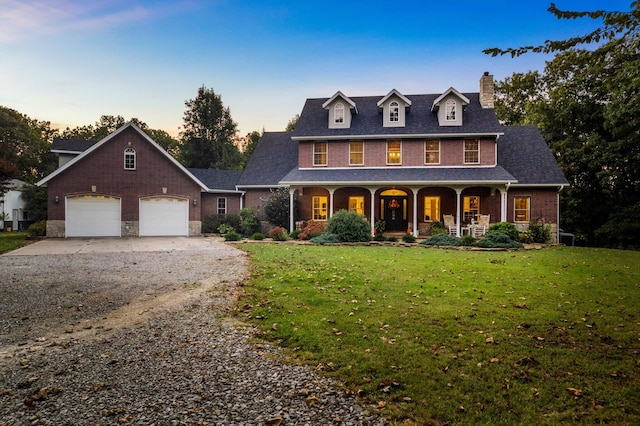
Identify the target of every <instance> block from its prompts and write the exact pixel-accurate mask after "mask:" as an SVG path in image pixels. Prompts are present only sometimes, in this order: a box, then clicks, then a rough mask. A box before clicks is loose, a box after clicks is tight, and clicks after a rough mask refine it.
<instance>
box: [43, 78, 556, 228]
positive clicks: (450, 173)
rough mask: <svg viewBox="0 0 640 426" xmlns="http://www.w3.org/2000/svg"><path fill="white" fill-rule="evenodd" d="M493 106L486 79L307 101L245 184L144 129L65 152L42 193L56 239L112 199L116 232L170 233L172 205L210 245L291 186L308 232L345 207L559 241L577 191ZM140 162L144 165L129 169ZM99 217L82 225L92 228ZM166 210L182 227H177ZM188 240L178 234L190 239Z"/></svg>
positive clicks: (408, 223) (267, 145) (544, 150)
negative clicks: (151, 224)
mask: <svg viewBox="0 0 640 426" xmlns="http://www.w3.org/2000/svg"><path fill="white" fill-rule="evenodd" d="M493 97H494V94H493V77H492V76H491V75H488V73H485V75H483V76H482V78H481V79H480V92H479V93H460V92H459V91H457V90H456V89H454V88H450V89H448V90H447V91H445V92H444V93H441V94H432V95H404V94H402V93H400V92H398V91H397V90H395V89H394V90H391V91H390V92H389V93H388V94H386V95H384V96H366V97H348V96H346V95H345V94H343V93H342V92H337V93H335V94H334V95H333V96H331V97H329V98H322V99H308V100H307V101H306V103H305V105H304V108H303V110H302V113H301V114H300V118H299V121H298V124H297V126H296V129H295V131H294V132H267V133H265V134H264V135H263V136H262V138H261V140H260V142H259V143H258V145H257V146H256V148H255V151H254V153H253V155H252V157H251V159H250V161H249V163H248V165H247V167H246V168H245V170H244V171H243V172H242V173H240V172H226V171H213V170H197V169H196V170H191V169H189V170H187V169H185V168H183V167H182V166H180V165H179V164H178V163H177V162H176V161H175V159H173V158H172V157H171V156H170V155H169V154H167V153H166V152H165V151H164V150H162V148H160V147H159V146H158V145H157V144H156V143H155V142H153V141H152V140H151V139H149V138H148V137H147V136H146V135H145V134H144V133H143V132H142V131H141V130H140V129H138V128H137V127H135V126H134V125H132V124H128V125H126V126H124V127H123V128H121V129H119V130H118V131H116V132H115V133H114V134H112V135H110V136H109V137H107V138H105V139H104V140H102V141H100V142H99V143H97V144H94V145H91V146H90V147H83V146H82V145H81V144H79V143H75V145H73V144H74V142H69V144H71V145H73V146H66V145H64V146H63V145H62V144H60V145H58V146H55V147H54V149H53V151H54V152H58V154H59V155H75V158H73V159H71V160H70V161H68V162H67V163H64V164H63V163H61V164H63V165H62V167H61V168H60V169H58V170H57V171H56V172H54V173H53V174H52V175H50V176H49V177H47V178H46V179H44V180H43V181H41V182H40V184H44V185H49V209H50V210H49V221H50V222H52V223H51V224H50V225H48V228H47V232H48V235H56V236H62V235H65V236H73V235H77V232H76V230H75V225H74V223H75V221H77V220H78V218H77V212H76V211H75V210H76V209H78V208H80V206H79V204H83V202H82V201H80V200H85V199H86V200H90V199H93V200H94V201H93V202H94V204H96V205H97V204H98V203H97V201H96V197H99V196H101V197H103V198H102V199H100V200H101V201H104V199H106V198H107V197H108V199H109V200H111V198H113V200H112V203H113V211H112V213H110V221H112V222H113V225H112V226H113V231H112V232H111V233H112V234H116V230H117V229H120V232H119V234H118V235H156V234H157V232H158V229H157V228H154V231H153V232H151V233H149V232H148V231H146V229H147V227H146V225H145V223H146V222H147V221H148V220H149V217H148V213H147V212H146V210H147V207H146V206H147V205H148V204H149V203H148V202H149V201H150V200H155V199H156V198H157V199H159V201H158V203H163V205H170V203H169V202H168V201H167V200H165V199H166V198H172V199H174V201H176V202H179V201H180V200H186V201H187V203H186V204H187V205H188V207H189V208H188V209H187V210H188V213H187V211H186V210H185V211H183V212H182V213H181V215H176V218H179V219H175V220H176V221H180V222H181V223H183V222H185V221H186V219H185V216H186V215H187V214H188V217H189V218H188V222H189V232H188V235H197V234H199V233H200V226H201V225H200V224H201V220H202V219H201V218H202V217H204V216H205V215H207V214H212V213H222V212H226V213H237V212H238V211H239V209H240V208H242V207H243V206H254V205H256V206H260V205H262V203H263V201H262V200H264V199H265V198H266V197H267V196H268V194H269V191H270V190H271V189H273V188H278V187H287V188H289V192H290V194H291V199H292V200H294V199H296V200H297V204H298V207H299V211H298V213H297V215H296V216H294V214H293V203H291V205H292V214H291V223H290V227H291V228H292V229H293V228H294V224H295V222H297V221H307V220H318V221H324V220H328V219H329V218H330V217H331V215H332V214H333V212H335V211H337V210H340V209H346V210H352V211H355V212H357V213H360V214H363V215H365V216H366V217H367V219H368V221H369V222H370V223H371V229H372V232H373V229H374V225H375V223H376V222H377V221H379V220H384V221H385V223H386V230H388V231H402V232H406V231H410V232H412V233H414V235H420V234H423V235H424V234H425V233H426V231H427V229H428V226H429V224H430V223H432V222H433V221H443V216H444V215H445V214H446V215H453V216H454V218H455V233H457V234H458V235H461V234H462V232H463V229H464V226H466V225H467V224H468V223H471V222H473V221H477V220H478V219H479V217H480V216H481V215H489V217H490V222H491V223H495V222H499V221H507V222H512V223H515V224H516V225H517V226H518V227H519V228H520V229H525V228H526V227H527V226H528V224H529V222H530V221H532V220H544V221H545V223H547V224H549V225H551V226H552V227H553V228H554V231H555V232H554V234H555V233H557V229H558V226H557V225H558V223H559V210H558V206H559V201H558V198H559V191H561V190H562V188H563V187H565V186H566V185H568V182H567V180H566V179H565V177H564V176H563V174H562V172H561V170H560V168H559V167H558V165H557V163H556V161H555V159H554V157H553V155H552V153H551V152H550V150H549V149H548V147H547V145H546V143H545V141H544V139H543V138H542V136H541V134H540V132H539V131H538V129H537V128H535V127H527V126H524V127H517V126H516V127H513V126H510V127H506V126H501V125H500V123H499V122H498V119H497V117H496V114H495V111H494V109H493ZM143 146H144V147H146V148H143ZM74 147H79V148H77V151H75V150H74V149H76V148H74ZM129 148H133V149H134V151H133V154H127V152H128V151H127V150H128V149H129ZM127 155H134V160H133V161H137V162H138V164H139V166H138V167H137V168H136V167H134V169H128V168H127ZM65 160H69V159H65ZM61 161H62V159H61ZM169 171H171V172H170V173H169ZM88 188H91V190H90V191H89V189H88ZM161 188H162V190H160V189H161ZM56 197H58V198H56ZM56 200H58V201H56ZM60 200H64V201H65V202H64V203H63V204H62V205H60V204H59V203H60ZM163 200H164V201H163ZM222 200H224V201H222ZM221 203H222V204H221ZM86 204H87V205H88V204H89V201H87V202H86ZM175 205H177V204H173V206H175ZM221 205H224V206H226V208H224V209H221V207H220V206H221ZM96 209H97V208H96ZM96 209H93V210H92V209H89V210H87V211H86V212H85V213H83V214H84V216H83V220H84V221H86V222H87V223H90V221H89V218H90V217H93V216H95V215H96V214H97V212H96ZM118 209H120V210H121V214H119V213H118V212H119V211H120V210H118ZM183 210H184V207H183ZM81 211H84V210H81ZM65 212H66V213H65ZM154 212H155V213H154V217H157V216H158V215H163V216H166V220H165V221H164V222H162V223H164V225H163V226H165V227H167V228H171V225H170V223H169V222H171V223H173V221H174V219H170V218H171V217H173V216H170V215H164V214H162V213H161V212H163V210H162V209H160V208H158V209H155V210H154ZM118 223H119V224H120V228H117V224H118ZM158 223H160V221H159V220H158ZM92 229H95V228H92ZM181 229H183V231H181V233H175V232H174V233H175V234H176V235H183V234H186V232H184V227H183V228H181ZM125 230H126V232H125ZM132 230H133V231H132ZM143 230H145V231H144V232H143ZM69 231H72V232H69ZM84 232H85V233H91V232H95V231H92V230H91V229H86V230H85V231H84Z"/></svg>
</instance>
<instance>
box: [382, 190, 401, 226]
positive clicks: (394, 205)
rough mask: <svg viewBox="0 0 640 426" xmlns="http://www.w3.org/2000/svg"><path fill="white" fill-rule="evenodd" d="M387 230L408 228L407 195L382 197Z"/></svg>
mask: <svg viewBox="0 0 640 426" xmlns="http://www.w3.org/2000/svg"><path fill="white" fill-rule="evenodd" d="M380 200H381V204H382V205H381V208H382V211H383V217H384V222H385V230H386V231H406V230H407V197H404V196H390V197H386V196H385V197H380Z"/></svg>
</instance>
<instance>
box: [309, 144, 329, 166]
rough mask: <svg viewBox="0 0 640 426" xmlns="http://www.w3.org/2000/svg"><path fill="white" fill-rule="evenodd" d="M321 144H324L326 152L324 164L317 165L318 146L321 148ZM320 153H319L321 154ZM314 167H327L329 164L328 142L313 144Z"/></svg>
mask: <svg viewBox="0 0 640 426" xmlns="http://www.w3.org/2000/svg"><path fill="white" fill-rule="evenodd" d="M320 144H324V147H325V151H324V164H316V146H319V145H320ZM319 153H320V152H318V154H319ZM312 161H313V165H314V167H322V166H326V165H327V164H328V163H329V144H328V143H327V142H324V141H323V142H314V143H313V158H312Z"/></svg>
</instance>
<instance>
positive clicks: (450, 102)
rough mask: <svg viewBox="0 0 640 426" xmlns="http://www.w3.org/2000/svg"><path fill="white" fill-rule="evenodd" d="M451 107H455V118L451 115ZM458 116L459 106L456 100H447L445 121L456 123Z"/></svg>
mask: <svg viewBox="0 0 640 426" xmlns="http://www.w3.org/2000/svg"><path fill="white" fill-rule="evenodd" d="M450 106H453V117H451V116H450V115H449V111H450V108H449V107H450ZM457 115H458V105H457V102H456V101H455V100H454V99H447V102H445V104H444V119H445V121H456V119H457V117H456V116H457Z"/></svg>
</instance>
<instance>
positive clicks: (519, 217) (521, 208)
mask: <svg viewBox="0 0 640 426" xmlns="http://www.w3.org/2000/svg"><path fill="white" fill-rule="evenodd" d="M530 206H531V198H530V197H515V198H514V199H513V212H514V216H515V217H514V221H515V222H529V217H530V216H529V212H530Z"/></svg>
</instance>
